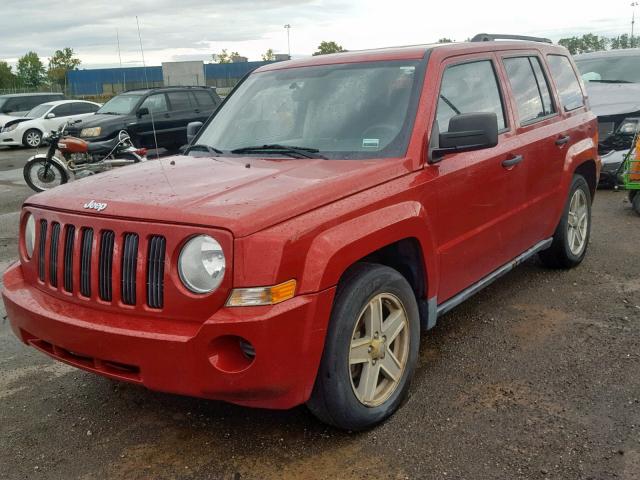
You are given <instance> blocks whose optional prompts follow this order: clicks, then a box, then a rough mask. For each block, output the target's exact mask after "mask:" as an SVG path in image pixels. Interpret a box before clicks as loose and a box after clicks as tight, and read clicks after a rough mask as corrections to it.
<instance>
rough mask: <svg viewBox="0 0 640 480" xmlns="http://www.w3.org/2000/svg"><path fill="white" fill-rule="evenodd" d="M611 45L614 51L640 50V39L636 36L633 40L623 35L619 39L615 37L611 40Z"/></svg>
mask: <svg viewBox="0 0 640 480" xmlns="http://www.w3.org/2000/svg"><path fill="white" fill-rule="evenodd" d="M610 45H611V49H612V50H618V49H623V48H638V47H640V38H639V37H636V36H634V37H633V38H631V37H629V35H627V34H626V33H625V34H622V35H620V36H619V37H613V38H611V39H610Z"/></svg>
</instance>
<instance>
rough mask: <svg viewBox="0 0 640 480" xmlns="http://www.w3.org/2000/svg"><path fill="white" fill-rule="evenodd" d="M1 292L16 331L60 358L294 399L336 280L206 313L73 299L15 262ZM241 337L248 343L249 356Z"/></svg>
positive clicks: (245, 399)
mask: <svg viewBox="0 0 640 480" xmlns="http://www.w3.org/2000/svg"><path fill="white" fill-rule="evenodd" d="M2 293H3V299H4V303H5V306H6V310H7V314H8V317H9V321H10V324H11V327H12V329H13V331H14V332H15V334H16V335H17V336H18V338H20V339H21V340H22V341H23V342H24V343H26V344H28V345H31V346H33V347H35V348H37V349H39V350H41V351H43V352H44V353H46V354H48V355H50V356H51V357H53V358H55V359H57V360H60V361H63V362H65V363H68V364H70V365H73V366H75V367H78V368H82V369H84V370H88V371H91V372H94V373H98V374H100V375H104V376H107V377H110V378H114V379H118V380H123V381H128V382H133V383H137V384H141V385H144V386H146V387H147V388H149V389H151V390H157V391H163V392H170V393H177V394H183V395H190V396H196V397H204V398H210V399H216V400H224V401H228V402H232V403H236V404H240V405H246V406H252V407H264V408H291V407H294V406H296V405H299V404H301V403H304V402H305V401H306V400H308V398H309V396H310V395H311V390H312V388H313V384H314V382H315V377H316V373H317V370H318V366H319V363H320V358H321V356H322V349H323V346H324V338H325V332H326V328H327V324H328V319H329V315H330V310H331V304H332V301H333V296H334V293H335V289H333V288H332V289H329V290H325V291H323V292H320V293H317V294H311V295H301V296H298V297H295V298H293V299H291V300H289V301H286V302H283V303H281V304H279V305H274V306H269V307H243V308H222V309H220V310H218V311H217V312H216V313H215V314H214V315H213V316H211V317H210V318H209V319H207V320H206V321H204V322H203V323H194V322H186V321H184V320H171V319H168V318H149V317H143V316H134V315H129V314H127V313H123V312H117V313H112V312H105V311H101V310H96V309H92V308H90V307H88V306H82V305H74V304H70V303H68V302H65V301H64V300H61V299H58V298H55V297H53V296H51V295H48V294H46V293H44V292H41V291H40V290H38V289H36V288H33V287H32V286H30V285H28V284H27V283H26V282H25V280H24V277H23V275H22V269H21V266H20V265H19V264H16V265H14V266H12V267H11V268H9V270H7V272H6V273H5V275H4V291H3V292H2ZM238 337H240V338H242V339H245V340H247V341H249V342H250V343H251V344H252V345H253V347H254V349H255V358H253V360H252V361H251V360H250V359H249V358H248V357H246V356H245V355H244V354H242V351H241V350H240V349H239V347H238V342H237V339H238Z"/></svg>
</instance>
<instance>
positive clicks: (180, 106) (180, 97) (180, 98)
mask: <svg viewBox="0 0 640 480" xmlns="http://www.w3.org/2000/svg"><path fill="white" fill-rule="evenodd" d="M167 96H168V97H169V103H170V104H171V110H189V109H191V108H193V105H191V98H190V95H189V92H170V93H167Z"/></svg>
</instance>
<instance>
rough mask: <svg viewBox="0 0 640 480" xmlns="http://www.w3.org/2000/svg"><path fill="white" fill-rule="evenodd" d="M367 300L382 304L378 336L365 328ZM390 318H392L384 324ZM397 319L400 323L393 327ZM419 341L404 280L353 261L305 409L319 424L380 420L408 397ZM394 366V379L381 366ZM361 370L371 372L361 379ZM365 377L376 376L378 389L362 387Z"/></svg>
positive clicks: (357, 426)
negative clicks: (355, 347)
mask: <svg viewBox="0 0 640 480" xmlns="http://www.w3.org/2000/svg"><path fill="white" fill-rule="evenodd" d="M371 303H373V304H374V305H380V306H382V308H381V310H380V311H381V312H382V313H383V314H382V315H381V317H382V318H383V321H382V322H381V323H380V324H379V327H380V328H379V330H380V331H379V332H378V335H377V336H376V335H375V332H374V331H373V330H377V329H376V328H370V327H371V326H372V325H374V324H375V322H374V321H373V320H370V321H367V319H371V318H372V317H371V316H370V314H371V310H370V304H371ZM403 314H404V317H402V315H403ZM392 318H395V319H396V320H394V323H393V324H389V323H388V322H389V321H390V320H391V319H392ZM398 318H400V320H398ZM385 323H387V325H386V326H385ZM400 323H402V325H403V326H402V328H401V329H400V330H398V328H400V327H399V324H400ZM392 326H395V327H396V328H392ZM356 327H358V328H357V329H356ZM393 330H395V331H396V332H397V333H396V334H395V336H394V339H393V340H391V339H389V341H387V339H386V335H389V336H391V335H393ZM357 340H360V342H359V345H358V347H357V349H355V350H354V349H353V346H354V345H352V342H355V343H358V342H357ZM355 343H354V344H355ZM419 344H420V320H419V314H418V306H417V303H416V298H415V295H414V293H413V290H412V288H411V286H410V285H409V283H408V282H407V280H406V279H405V278H404V277H403V276H402V275H401V274H400V273H398V272H397V271H396V270H393V269H391V268H389V267H385V266H382V265H376V264H370V263H359V264H356V265H354V266H353V267H352V268H351V269H349V270H348V271H347V272H346V273H345V275H344V278H343V279H342V280H341V282H340V285H338V291H337V292H336V297H335V300H334V304H333V310H332V312H331V319H330V321H329V328H328V330H327V335H326V339H325V347H324V352H323V355H322V360H321V363H320V368H319V370H318V375H317V377H316V382H315V385H314V388H313V392H312V394H311V398H310V399H309V401H308V402H307V407H308V408H309V410H311V412H312V413H313V414H314V415H315V416H316V417H317V418H319V419H320V420H322V421H323V422H325V423H328V424H330V425H333V426H335V427H338V428H341V429H344V430H351V431H359V430H364V429H367V428H370V427H372V426H374V425H376V424H378V423H380V422H382V421H383V420H385V419H386V418H388V417H389V416H390V415H391V414H393V413H394V412H395V411H396V410H397V409H398V407H399V406H400V405H401V403H402V401H403V400H404V399H405V397H406V396H407V393H408V391H409V384H410V381H411V377H412V376H413V373H414V371H415V367H416V363H417V359H418V350H419ZM390 352H391V353H390ZM394 359H395V360H396V361H395V362H394ZM358 360H362V361H358ZM352 363H353V365H352ZM376 365H377V369H376V367H375V366H376ZM393 365H395V366H396V368H395V369H393V370H395V373H396V375H395V376H396V381H394V380H392V377H391V376H389V375H388V374H387V370H386V369H387V368H389V367H390V366H391V367H393ZM398 365H400V368H397V367H398ZM365 371H366V372H369V373H371V374H372V375H368V376H366V377H363V375H365ZM376 372H378V373H376ZM364 378H376V379H379V380H376V382H375V385H376V386H377V388H373V390H372V389H371V388H369V389H367V388H365V387H366V385H367V382H365V383H364V384H361V382H360V380H362V379H364ZM368 385H374V383H372V382H369V383H368Z"/></svg>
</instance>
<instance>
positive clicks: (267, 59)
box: [262, 48, 276, 62]
mask: <svg viewBox="0 0 640 480" xmlns="http://www.w3.org/2000/svg"><path fill="white" fill-rule="evenodd" d="M275 59H276V55H275V53H273V48H270V49H269V50H267V51H266V52H264V53H263V54H262V60H264V61H265V62H271V61H273V60H275Z"/></svg>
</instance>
